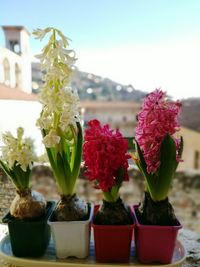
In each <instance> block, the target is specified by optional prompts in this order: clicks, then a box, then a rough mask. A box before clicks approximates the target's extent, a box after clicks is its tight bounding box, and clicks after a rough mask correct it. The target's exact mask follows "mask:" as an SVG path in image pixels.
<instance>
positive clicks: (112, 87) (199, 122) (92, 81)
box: [32, 63, 200, 131]
mask: <svg viewBox="0 0 200 267" xmlns="http://www.w3.org/2000/svg"><path fill="white" fill-rule="evenodd" d="M32 79H33V84H36V85H37V86H36V87H37V88H38V86H39V87H40V86H41V84H42V80H41V79H42V75H41V71H40V65H39V63H32ZM71 85H72V87H74V88H76V89H77V90H78V94H79V97H80V99H81V100H97V101H98V100H99V101H134V102H138V103H140V102H141V101H142V100H143V98H144V97H145V95H146V93H145V92H143V91H141V90H138V89H135V88H134V87H133V86H132V85H130V84H129V85H123V84H120V83H117V82H115V81H112V80H110V79H108V78H103V77H101V76H98V75H95V74H92V73H87V72H82V71H77V72H75V74H74V76H73V79H72V82H71ZM33 92H34V93H37V92H39V90H38V89H37V90H34V88H33ZM182 104H183V107H182V114H181V125H183V126H185V127H188V128H191V129H193V130H196V131H200V98H188V99H186V100H183V101H182Z"/></svg>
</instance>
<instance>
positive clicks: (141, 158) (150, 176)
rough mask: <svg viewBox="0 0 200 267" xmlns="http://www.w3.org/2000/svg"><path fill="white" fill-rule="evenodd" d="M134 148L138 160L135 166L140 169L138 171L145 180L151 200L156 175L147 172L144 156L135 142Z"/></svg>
mask: <svg viewBox="0 0 200 267" xmlns="http://www.w3.org/2000/svg"><path fill="white" fill-rule="evenodd" d="M135 144H136V145H135V148H136V154H137V158H138V160H139V161H138V162H137V166H138V168H139V169H140V171H141V172H142V174H143V176H144V178H145V180H146V184H147V189H148V191H149V193H150V195H151V197H152V198H153V196H154V194H155V192H154V191H155V185H154V181H155V179H156V174H151V173H148V172H147V164H146V162H145V159H144V156H143V154H142V151H141V149H140V146H139V144H138V142H137V141H136V140H135Z"/></svg>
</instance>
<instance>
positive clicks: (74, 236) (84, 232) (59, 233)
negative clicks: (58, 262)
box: [48, 204, 93, 259]
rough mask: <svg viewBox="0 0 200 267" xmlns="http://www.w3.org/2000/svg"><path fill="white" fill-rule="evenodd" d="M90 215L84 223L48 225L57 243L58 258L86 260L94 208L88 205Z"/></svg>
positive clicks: (51, 219) (56, 222)
mask: <svg viewBox="0 0 200 267" xmlns="http://www.w3.org/2000/svg"><path fill="white" fill-rule="evenodd" d="M88 207H89V215H88V219H87V220H84V221H62V222H59V221H53V218H52V217H53V216H51V217H50V219H49V221H48V223H49V225H50V226H51V231H52V235H53V239H54V243H55V249H56V256H57V258H59V259H65V258H68V257H72V256H73V257H76V258H80V259H83V258H86V257H87V256H88V254H89V245H90V229H91V219H92V215H93V206H92V205H90V204H88Z"/></svg>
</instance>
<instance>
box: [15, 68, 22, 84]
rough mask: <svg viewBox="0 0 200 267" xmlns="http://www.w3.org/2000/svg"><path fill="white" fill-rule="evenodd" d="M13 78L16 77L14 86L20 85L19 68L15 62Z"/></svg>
mask: <svg viewBox="0 0 200 267" xmlns="http://www.w3.org/2000/svg"><path fill="white" fill-rule="evenodd" d="M15 79H16V83H15V87H21V70H20V68H19V65H18V64H17V63H16V64H15Z"/></svg>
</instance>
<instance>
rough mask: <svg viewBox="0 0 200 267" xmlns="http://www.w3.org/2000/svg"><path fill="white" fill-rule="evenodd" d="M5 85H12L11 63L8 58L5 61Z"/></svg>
mask: <svg viewBox="0 0 200 267" xmlns="http://www.w3.org/2000/svg"><path fill="white" fill-rule="evenodd" d="M3 70H4V83H5V84H6V85H10V63H9V61H8V59H7V58H5V59H4V60H3Z"/></svg>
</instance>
